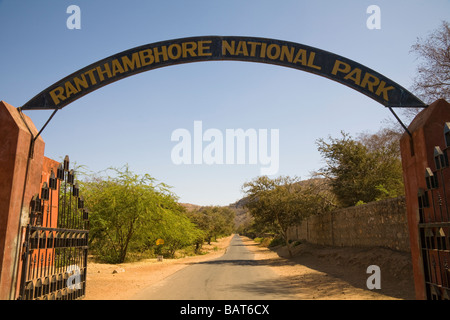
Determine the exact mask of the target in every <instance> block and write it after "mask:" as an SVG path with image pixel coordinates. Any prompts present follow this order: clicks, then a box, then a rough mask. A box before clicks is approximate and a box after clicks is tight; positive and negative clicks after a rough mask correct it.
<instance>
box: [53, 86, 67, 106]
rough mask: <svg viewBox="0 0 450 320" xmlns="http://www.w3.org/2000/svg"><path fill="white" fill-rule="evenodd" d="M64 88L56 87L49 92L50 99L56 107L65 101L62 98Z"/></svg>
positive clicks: (63, 97) (64, 98)
mask: <svg viewBox="0 0 450 320" xmlns="http://www.w3.org/2000/svg"><path fill="white" fill-rule="evenodd" d="M63 93H64V88H63V87H57V88H55V89H53V90H52V91H50V97H52V100H53V103H54V104H55V105H56V106H57V105H58V104H59V103H60V102H61V101H64V100H66V97H65V96H64V94H63Z"/></svg>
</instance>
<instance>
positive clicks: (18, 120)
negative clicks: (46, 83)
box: [0, 101, 45, 300]
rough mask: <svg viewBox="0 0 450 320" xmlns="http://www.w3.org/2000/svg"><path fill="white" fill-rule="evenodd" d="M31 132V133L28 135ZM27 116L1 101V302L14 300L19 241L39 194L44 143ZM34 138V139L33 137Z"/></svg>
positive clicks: (18, 263)
mask: <svg viewBox="0 0 450 320" xmlns="http://www.w3.org/2000/svg"><path fill="white" fill-rule="evenodd" d="M30 131H31V132H30ZM37 133H38V130H37V129H36V127H35V126H34V124H33V122H32V121H31V119H30V118H29V117H27V116H26V115H24V114H22V116H21V114H20V113H19V111H18V110H17V109H16V108H15V107H13V106H11V105H10V104H8V103H6V102H4V101H0V299H1V300H8V299H16V298H17V285H18V281H17V279H18V276H19V274H18V273H19V271H20V269H19V266H20V241H21V236H22V233H23V230H22V229H23V228H22V227H23V226H26V224H27V222H28V221H27V219H28V217H29V215H28V210H29V205H30V200H31V198H32V196H33V195H34V194H36V193H38V192H39V185H40V182H41V174H42V164H43V160H44V148H45V143H44V141H43V140H42V138H41V137H38V139H37V140H36V141H35V144H34V150H33V151H34V152H33V155H32V158H30V157H29V155H30V144H31V141H32V137H33V136H36V135H37ZM32 135H33V136H32Z"/></svg>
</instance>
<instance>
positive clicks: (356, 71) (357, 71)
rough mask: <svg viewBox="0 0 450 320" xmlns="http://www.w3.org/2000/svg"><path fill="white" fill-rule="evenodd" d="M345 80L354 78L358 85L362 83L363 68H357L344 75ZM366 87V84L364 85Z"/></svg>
mask: <svg viewBox="0 0 450 320" xmlns="http://www.w3.org/2000/svg"><path fill="white" fill-rule="evenodd" d="M344 79H345V80H347V79H350V80H353V82H355V83H356V84H357V85H358V86H360V85H361V69H359V68H355V69H353V70H352V71H351V72H350V73H349V74H347V75H346V76H345V77H344ZM363 87H364V86H363Z"/></svg>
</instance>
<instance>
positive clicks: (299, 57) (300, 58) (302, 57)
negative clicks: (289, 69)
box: [292, 49, 306, 66]
mask: <svg viewBox="0 0 450 320" xmlns="http://www.w3.org/2000/svg"><path fill="white" fill-rule="evenodd" d="M292 62H293V63H297V62H300V64H302V65H304V66H306V50H305V49H299V50H298V51H297V54H296V55H295V58H294V61H292Z"/></svg>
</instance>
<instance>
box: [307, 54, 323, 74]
mask: <svg viewBox="0 0 450 320" xmlns="http://www.w3.org/2000/svg"><path fill="white" fill-rule="evenodd" d="M315 57H316V53H315V52H311V53H310V54H309V58H308V67H310V68H314V69H317V70H321V69H322V68H321V67H319V66H316V65H314V58H315Z"/></svg>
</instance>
